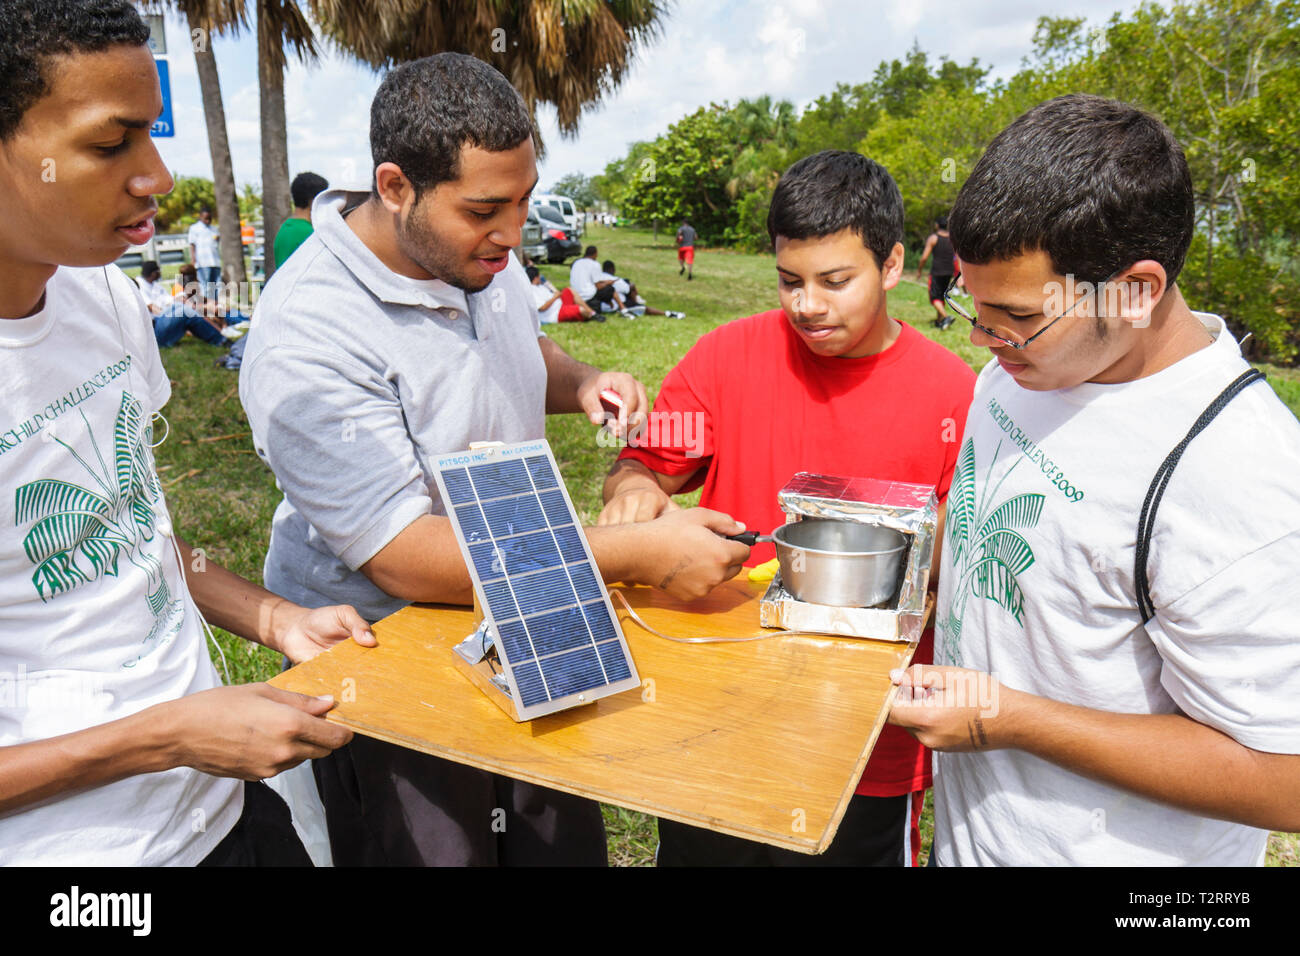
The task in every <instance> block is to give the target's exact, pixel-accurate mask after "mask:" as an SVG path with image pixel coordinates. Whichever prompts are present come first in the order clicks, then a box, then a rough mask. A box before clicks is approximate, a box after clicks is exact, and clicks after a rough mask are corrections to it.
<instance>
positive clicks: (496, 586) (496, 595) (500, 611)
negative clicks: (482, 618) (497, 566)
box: [483, 578, 527, 621]
mask: <svg viewBox="0 0 1300 956" xmlns="http://www.w3.org/2000/svg"><path fill="white" fill-rule="evenodd" d="M483 599H484V600H485V601H487V606H488V610H489V611H491V612H492V617H493V619H494V620H497V621H508V620H510V619H511V618H513V617H521V616H522V612H521V611H520V610H519V607H518V606H517V605H516V604H515V598H514V595H512V594H511V593H510V582H509V581H508V580H506V579H505V578H501V579H499V580H496V581H485V582H484V583H483ZM525 607H527V605H525Z"/></svg>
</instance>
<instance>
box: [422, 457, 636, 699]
mask: <svg viewBox="0 0 1300 956" xmlns="http://www.w3.org/2000/svg"><path fill="white" fill-rule="evenodd" d="M518 447H519V448H524V447H529V446H518ZM536 447H538V446H536V445H533V446H532V447H531V448H529V450H530V452H533V453H531V454H529V455H528V456H527V457H518V458H510V457H505V456H506V455H508V454H509V451H508V450H503V451H502V452H501V453H500V455H499V456H496V458H495V460H492V461H487V462H482V463H480V464H476V465H472V466H470V467H469V468H468V469H466V468H458V467H453V468H450V469H448V470H447V471H445V472H443V473H442V474H443V479H442V480H443V482H444V484H445V487H446V488H447V502H448V508H449V511H450V513H451V515H452V517H453V518H454V519H455V520H456V524H457V528H458V530H459V532H460V535H461V538H462V541H463V543H464V545H465V547H466V548H467V550H468V553H469V556H470V565H471V569H472V571H473V573H474V577H475V580H476V585H477V587H478V590H479V595H480V597H481V599H482V602H483V607H484V610H485V613H486V614H487V615H488V616H489V617H490V618H491V619H492V620H493V621H494V622H495V627H496V633H497V635H498V643H497V648H498V652H499V655H500V657H501V659H502V661H503V663H504V665H505V666H506V667H507V668H509V669H510V672H511V674H512V679H513V680H514V682H515V686H516V687H517V689H518V691H519V697H518V701H517V703H518V706H520V707H523V708H532V709H534V710H537V711H540V712H542V713H545V712H547V711H548V710H554V709H555V707H554V705H551V706H549V707H548V706H547V705H548V701H555V700H558V699H560V698H562V697H566V696H572V695H574V694H578V693H582V692H585V691H591V692H593V693H595V694H596V696H599V692H598V689H599V688H604V687H605V686H606V685H607V684H609V683H611V682H616V681H622V680H626V679H628V678H634V677H635V673H634V668H633V666H632V664H631V660H630V658H629V656H628V654H627V648H626V645H625V644H624V643H623V641H622V638H621V635H620V632H619V628H618V625H617V624H616V623H615V622H614V620H613V619H612V616H611V614H610V610H609V603H608V599H607V598H606V597H605V595H604V592H603V589H602V587H601V584H600V578H599V571H598V570H597V569H596V568H595V567H594V566H593V565H592V562H591V561H590V559H589V557H588V555H587V549H586V546H585V543H584V541H583V539H582V534H581V529H580V528H578V527H577V525H576V523H575V522H576V520H577V519H576V516H575V515H574V513H573V509H572V507H571V505H570V504H569V502H568V500H567V498H566V496H565V494H564V485H563V483H562V480H561V478H560V476H559V469H558V467H557V466H556V465H555V463H554V460H553V459H552V458H551V457H550V455H549V454H537V453H535V451H534V449H535V448H536ZM493 454H494V455H496V453H493Z"/></svg>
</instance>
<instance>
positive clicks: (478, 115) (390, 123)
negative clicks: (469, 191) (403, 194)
mask: <svg viewBox="0 0 1300 956" xmlns="http://www.w3.org/2000/svg"><path fill="white" fill-rule="evenodd" d="M534 135H535V134H534V130H533V121H532V117H531V116H530V115H529V112H528V107H527V105H525V103H524V99H523V97H522V96H520V95H519V92H518V91H517V90H516V89H515V88H514V87H513V86H511V85H510V81H509V80H507V79H506V78H505V77H504V76H502V75H501V73H500V72H499V71H498V70H496V69H495V68H493V67H492V66H490V65H489V64H487V63H484V62H483V61H482V60H478V59H475V58H474V57H472V56H468V55H466V54H463V53H439V54H437V55H435V56H426V57H424V58H423V59H421V60H413V61H411V62H410V63H403V64H401V65H400V66H397V67H394V68H393V69H392V70H390V71H389V73H388V75H387V76H385V77H384V81H383V82H382V83H380V84H379V91H378V92H377V93H375V98H374V101H373V102H372V103H371V104H370V156H371V159H372V160H373V161H374V165H375V166H376V167H378V166H379V165H380V164H381V163H396V164H397V165H398V166H400V167H401V170H402V173H403V175H405V176H406V178H407V179H408V180H410V182H411V185H412V187H413V188H414V189H415V197H416V201H417V202H418V201H419V198H420V196H421V195H422V194H423V193H424V191H425V190H426V189H433V188H434V187H436V186H438V185H439V184H440V183H445V182H450V181H452V180H454V179H456V178H457V177H458V176H459V175H460V152H461V149H462V147H464V146H465V145H466V144H469V145H471V146H477V147H478V148H479V149H485V150H487V151H488V152H493V153H500V152H504V151H505V150H508V149H514V148H515V147H516V146H519V145H520V144H521V143H523V142H524V141H525V140H527V139H530V138H532V137H534ZM371 192H372V194H374V195H376V196H377V195H378V194H379V193H378V187H377V186H376V185H372V186H371Z"/></svg>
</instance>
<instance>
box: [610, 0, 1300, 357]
mask: <svg viewBox="0 0 1300 956" xmlns="http://www.w3.org/2000/svg"><path fill="white" fill-rule="evenodd" d="M1070 92H1087V93H1096V94H1098V95H1102V96H1110V97H1114V98H1116V99H1121V100H1124V101H1126V102H1129V103H1132V104H1134V105H1136V106H1140V107H1142V108H1143V109H1146V110H1148V111H1150V112H1152V113H1153V114H1155V115H1156V116H1158V117H1160V118H1161V119H1162V120H1163V121H1164V122H1165V123H1166V124H1167V125H1168V126H1169V127H1170V129H1171V130H1172V131H1173V133H1174V135H1175V136H1176V137H1177V138H1178V140H1179V142H1180V143H1181V144H1182V146H1183V148H1184V150H1185V152H1186V154H1187V159H1188V163H1189V166H1190V167H1191V171H1192V181H1193V187H1194V189H1195V191H1196V205H1197V234H1196V241H1195V242H1194V243H1193V246H1192V249H1191V251H1190V253H1189V255H1188V259H1187V264H1186V266H1185V267H1184V271H1183V274H1182V275H1181V276H1180V278H1179V285H1180V287H1181V288H1182V290H1183V293H1184V295H1185V296H1186V298H1187V299H1188V301H1189V303H1190V304H1191V305H1192V307H1193V308H1197V309H1203V310H1207V311H1213V312H1217V313H1219V314H1221V315H1223V316H1224V317H1225V318H1226V319H1227V321H1228V323H1229V325H1230V327H1231V328H1232V329H1233V331H1234V333H1236V334H1237V335H1238V337H1240V336H1241V335H1243V334H1244V333H1246V332H1251V333H1252V334H1253V338H1252V340H1251V343H1250V347H1253V348H1254V349H1255V353H1254V354H1255V355H1256V356H1258V357H1260V358H1268V359H1272V360H1276V361H1284V362H1290V361H1294V360H1295V359H1296V358H1297V356H1300V110H1297V108H1296V104H1297V103H1300V0H1198V2H1195V3H1185V2H1175V3H1173V4H1172V5H1170V6H1161V5H1157V4H1154V3H1145V4H1143V5H1142V6H1139V7H1138V8H1137V9H1135V10H1132V11H1131V12H1129V13H1126V14H1121V13H1117V14H1115V15H1114V16H1112V17H1111V18H1110V20H1109V21H1108V22H1107V23H1105V24H1103V25H1102V26H1099V27H1095V28H1089V27H1088V26H1087V24H1086V21H1085V20H1083V19H1082V18H1073V17H1057V18H1052V17H1043V18H1041V19H1040V20H1039V21H1038V24H1037V27H1036V29H1035V32H1034V38H1033V48H1032V50H1031V51H1030V55H1029V56H1027V57H1026V58H1025V60H1024V61H1023V62H1022V64H1021V69H1020V70H1019V71H1018V72H1017V73H1016V74H1015V75H1014V76H1013V77H1011V78H1010V79H1007V80H1005V81H1002V82H998V83H990V82H988V69H987V68H986V67H984V66H981V65H980V64H979V63H978V62H977V61H973V60H972V61H971V62H970V63H969V64H966V65H961V64H958V63H955V62H953V61H950V60H948V59H946V58H940V59H939V61H938V63H937V64H934V65H932V64H931V62H930V59H929V57H928V56H927V55H926V53H925V52H924V51H923V50H921V49H920V47H919V46H913V48H912V49H911V50H909V51H908V53H907V55H906V56H905V57H903V58H901V59H895V60H891V61H888V62H884V63H881V64H880V65H879V66H878V67H877V68H876V70H875V72H874V73H873V74H872V77H871V79H870V80H869V81H867V82H861V83H856V84H849V83H839V84H837V85H836V87H835V89H834V90H833V91H832V92H830V93H827V94H825V95H823V96H820V97H818V98H817V99H816V100H815V101H814V102H813V103H812V104H811V105H809V106H808V107H807V108H806V109H805V110H803V112H802V113H800V114H797V115H796V111H795V110H794V109H793V108H792V107H790V106H789V104H785V103H774V102H773V101H772V99H771V98H770V97H768V96H759V97H757V98H755V99H752V100H742V101H741V102H740V103H738V104H737V105H736V106H735V107H729V106H726V105H725V104H724V105H723V106H721V107H718V106H712V107H710V109H708V110H700V111H698V112H697V113H695V114H693V115H692V116H690V117H686V118H685V119H683V120H682V121H681V122H680V123H678V124H676V125H675V126H673V127H672V128H671V129H670V130H669V131H668V133H666V134H665V135H664V136H661V137H659V138H658V139H656V140H655V141H654V142H653V143H648V144H647V143H639V144H636V145H635V146H634V147H633V148H632V150H630V151H629V153H628V155H627V156H626V157H624V158H623V159H622V160H619V161H617V162H614V163H610V164H609V166H607V167H606V170H605V172H604V174H602V175H601V176H598V177H595V180H594V182H593V186H594V188H596V190H597V192H598V193H599V194H600V195H601V197H602V199H604V200H605V201H607V202H611V204H612V205H614V206H616V207H618V208H621V209H622V210H623V211H624V212H625V213H630V214H631V215H633V216H635V217H636V218H640V219H643V220H644V221H647V222H649V221H651V220H653V219H656V218H657V219H658V220H659V221H661V222H664V221H667V220H670V219H673V218H675V217H677V216H679V215H681V214H683V213H685V214H688V215H691V216H692V217H693V218H694V220H695V221H696V222H697V225H699V227H700V228H701V231H702V232H705V233H706V234H707V236H708V237H709V238H710V239H711V240H712V241H721V242H730V243H735V244H737V245H742V246H748V247H751V248H763V247H766V246H767V244H768V238H767V229H766V221H767V210H768V206H769V205H770V202H771V195H772V189H773V187H774V185H775V183H776V181H777V179H778V178H779V176H780V174H781V172H782V171H783V170H784V169H786V168H787V167H788V166H789V165H790V164H791V163H792V162H794V161H795V160H797V159H800V158H802V157H804V156H808V155H810V154H812V153H814V152H817V151H819V150H822V149H856V150H858V151H860V152H862V153H864V154H865V155H868V156H870V157H871V158H873V159H875V160H877V161H878V162H880V163H881V164H883V165H884V166H885V167H886V168H887V169H889V171H890V172H891V173H892V174H893V176H894V178H895V179H896V180H897V181H898V184H899V187H900V188H901V190H902V193H903V202H904V208H905V215H906V227H905V228H906V241H907V243H908V245H909V246H911V247H912V248H913V249H916V248H918V247H919V245H920V244H921V242H923V240H924V237H925V236H926V235H927V234H928V233H929V230H930V223H931V221H932V220H933V219H934V217H935V216H936V215H939V214H941V213H943V212H945V211H946V210H947V209H948V208H949V207H950V206H951V204H952V202H953V200H954V199H955V198H956V195H957V192H958V190H959V189H960V187H961V184H962V182H964V180H965V178H966V176H968V175H969V174H970V171H971V169H972V168H973V167H974V164H975V163H976V161H978V159H979V157H980V156H981V155H982V153H983V151H984V148H985V147H986V146H987V144H988V142H989V140H990V139H992V137H993V136H994V135H995V134H996V133H997V132H998V131H999V130H1000V129H1002V128H1003V127H1004V126H1005V125H1006V124H1007V123H1009V122H1010V121H1011V120H1012V119H1014V118H1015V117H1016V116H1018V115H1020V114H1021V113H1022V112H1024V111H1025V110H1026V109H1029V108H1030V107H1031V106H1034V105H1035V104H1037V103H1040V102H1042V101H1044V100H1047V99H1050V98H1052V97H1053V96H1058V95H1061V94H1063V93H1070ZM719 131H720V133H721V139H720V138H719ZM647 174H650V175H647Z"/></svg>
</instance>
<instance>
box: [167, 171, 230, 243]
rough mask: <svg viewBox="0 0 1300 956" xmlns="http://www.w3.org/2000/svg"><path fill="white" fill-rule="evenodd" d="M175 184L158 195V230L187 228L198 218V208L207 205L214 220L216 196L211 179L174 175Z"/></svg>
mask: <svg viewBox="0 0 1300 956" xmlns="http://www.w3.org/2000/svg"><path fill="white" fill-rule="evenodd" d="M172 178H173V179H174V180H175V181H176V185H175V186H173V187H172V191H171V192H169V193H168V194H167V195H166V196H159V197H158V216H157V218H156V219H155V222H156V223H157V226H158V231H159V232H160V233H161V232H172V231H176V230H179V229H188V228H189V227H190V226H191V225H193V223H194V222H195V220H197V219H198V218H199V210H200V209H202V208H203V207H204V206H207V207H208V208H209V209H211V210H212V217H213V221H214V222H215V221H216V210H217V197H216V192H215V191H214V189H213V186H212V180H210V179H204V178H203V177H201V176H176V175H175V174H173V176H172Z"/></svg>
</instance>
